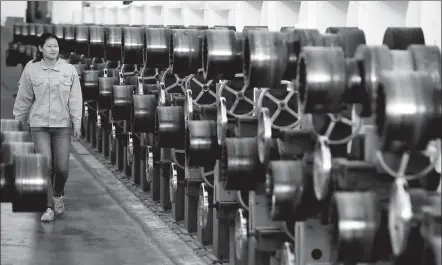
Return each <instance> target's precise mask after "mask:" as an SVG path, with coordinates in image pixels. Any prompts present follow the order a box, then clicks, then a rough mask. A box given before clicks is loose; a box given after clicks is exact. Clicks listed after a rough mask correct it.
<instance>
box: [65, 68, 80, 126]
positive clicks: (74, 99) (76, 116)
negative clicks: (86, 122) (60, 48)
mask: <svg viewBox="0 0 442 265" xmlns="http://www.w3.org/2000/svg"><path fill="white" fill-rule="evenodd" d="M72 70H73V75H72V78H73V80H72V81H73V82H72V87H71V92H70V95H69V102H68V106H69V112H70V113H69V114H70V116H71V120H72V124H73V126H74V129H80V128H81V118H82V115H83V95H82V93H81V86H80V79H79V77H78V73H77V70H76V69H75V68H74V67H73V66H72Z"/></svg>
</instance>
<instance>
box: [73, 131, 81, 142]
mask: <svg viewBox="0 0 442 265" xmlns="http://www.w3.org/2000/svg"><path fill="white" fill-rule="evenodd" d="M80 137H81V127H78V128H74V141H76V142H78V141H79V140H80Z"/></svg>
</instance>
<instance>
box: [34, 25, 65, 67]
mask: <svg viewBox="0 0 442 265" xmlns="http://www.w3.org/2000/svg"><path fill="white" fill-rule="evenodd" d="M51 38H52V39H55V40H57V43H58V45H60V40H59V39H58V38H57V36H55V35H54V34H52V33H49V32H45V33H43V34H41V35H40V37H39V38H38V45H37V56H35V58H34V60H32V63H36V62H40V61H41V59H43V53H42V52H41V51H40V50H39V49H38V46H40V47H43V45H44V44H45V43H46V40H48V39H51Z"/></svg>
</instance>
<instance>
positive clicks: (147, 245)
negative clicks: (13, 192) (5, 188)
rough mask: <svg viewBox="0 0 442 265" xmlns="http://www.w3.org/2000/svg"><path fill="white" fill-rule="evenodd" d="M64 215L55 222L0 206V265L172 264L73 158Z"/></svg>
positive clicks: (5, 205) (6, 205)
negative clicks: (41, 220) (43, 220)
mask: <svg viewBox="0 0 442 265" xmlns="http://www.w3.org/2000/svg"><path fill="white" fill-rule="evenodd" d="M65 201H66V213H65V214H64V215H62V216H61V217H59V218H57V219H56V221H55V222H53V223H42V222H40V215H41V214H32V213H29V214H28V213H26V214H22V213H20V214H16V213H12V210H11V209H12V207H11V206H10V205H8V204H2V205H1V264H3V265H18V264H20V265H26V264H29V265H31V264H32V265H39V264H41V265H50V264H54V265H58V264H63V265H77V264H97V265H98V264H109V265H110V264H115V265H116V264H127V265H129V264H133V265H135V264H152V265H154V264H158V265H160V264H161V265H167V264H173V263H172V262H171V260H170V259H168V258H167V257H166V256H165V255H164V253H163V252H162V251H161V249H160V248H159V247H158V246H157V245H156V244H154V243H153V242H151V240H150V239H149V238H148V237H147V236H146V235H145V233H143V230H142V229H141V227H140V226H138V224H137V223H136V222H135V221H134V220H132V219H131V218H130V217H129V216H128V214H127V213H126V212H125V211H124V210H123V209H122V208H121V207H120V206H119V204H117V203H116V202H115V201H114V199H112V197H111V196H110V195H109V194H108V193H107V192H106V190H105V189H104V188H103V187H102V186H101V185H100V184H99V183H97V182H96V181H95V180H93V179H92V176H91V175H90V173H88V172H87V171H86V170H85V169H84V168H83V167H82V166H81V165H80V164H79V163H78V161H77V160H76V159H75V158H74V157H72V156H71V159H70V173H69V180H68V183H67V186H66V199H65Z"/></svg>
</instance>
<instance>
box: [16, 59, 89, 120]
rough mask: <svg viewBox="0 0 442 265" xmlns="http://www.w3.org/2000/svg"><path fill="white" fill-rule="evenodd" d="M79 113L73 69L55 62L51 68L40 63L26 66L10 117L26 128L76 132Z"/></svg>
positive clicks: (80, 104)
mask: <svg viewBox="0 0 442 265" xmlns="http://www.w3.org/2000/svg"><path fill="white" fill-rule="evenodd" d="M82 111H83V96H82V93H81V87H80V80H79V78H78V73H77V70H75V68H74V66H73V65H71V64H68V63H67V62H66V61H65V60H63V59H58V61H57V62H56V63H55V65H54V66H53V67H52V68H51V67H49V66H48V65H47V64H46V63H45V61H44V60H43V59H42V60H41V61H39V62H34V63H33V62H32V61H30V62H28V63H27V64H26V66H25V69H24V70H23V73H22V75H21V77H20V81H19V84H18V93H17V97H16V99H15V104H14V110H13V114H14V117H15V119H16V120H21V121H25V122H28V123H29V126H30V127H71V125H72V126H73V127H74V128H77V129H79V128H80V127H81V118H82Z"/></svg>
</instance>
